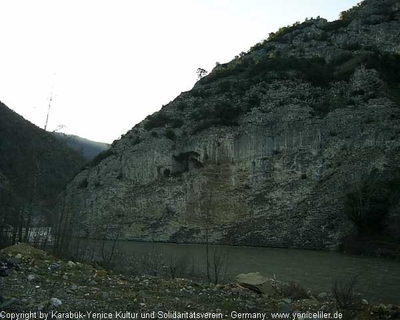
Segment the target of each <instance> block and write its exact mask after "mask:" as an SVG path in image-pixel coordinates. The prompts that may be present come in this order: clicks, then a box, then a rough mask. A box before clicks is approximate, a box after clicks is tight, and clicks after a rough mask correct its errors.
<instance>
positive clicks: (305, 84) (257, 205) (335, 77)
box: [60, 0, 400, 249]
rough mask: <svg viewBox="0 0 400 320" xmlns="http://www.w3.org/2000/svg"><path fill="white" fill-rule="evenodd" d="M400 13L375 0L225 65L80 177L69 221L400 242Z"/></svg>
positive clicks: (393, 2)
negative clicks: (335, 19) (333, 19)
mask: <svg viewBox="0 0 400 320" xmlns="http://www.w3.org/2000/svg"><path fill="white" fill-rule="evenodd" d="M399 10H400V3H399V2H398V1H397V0H379V1H378V0H365V1H364V2H362V3H360V4H359V5H358V6H356V7H354V8H351V9H350V10H348V11H346V12H342V14H341V19H340V20H337V21H333V22H328V21H327V20H325V19H322V18H316V19H309V20H306V21H304V22H303V23H296V24H294V25H293V26H288V27H284V28H281V29H280V30H279V31H277V32H276V33H271V34H270V36H269V38H268V40H265V41H264V42H262V43H258V44H256V45H255V46H254V47H252V48H251V49H250V50H249V51H248V52H246V53H241V54H240V55H238V56H236V57H235V59H233V60H232V61H230V62H229V63H225V64H218V65H217V66H216V67H215V68H214V69H213V70H212V72H211V73H210V74H208V75H207V76H205V77H203V78H202V79H201V80H199V81H198V82H197V83H196V85H195V86H194V88H193V89H192V90H190V91H188V92H183V93H181V94H180V95H179V96H178V97H177V98H176V99H175V100H173V101H172V102H170V103H168V104H167V105H166V106H164V107H163V108H162V109H161V110H160V111H159V112H157V113H155V114H153V115H150V116H148V117H147V118H146V119H145V120H144V121H143V122H141V123H139V124H138V125H136V126H135V127H134V128H132V130H130V131H129V132H127V133H126V134H125V135H124V136H123V137H122V138H121V139H120V140H118V141H115V142H114V143H113V145H112V146H111V148H110V149H109V150H107V151H106V152H105V153H102V154H101V155H100V156H98V157H97V158H96V159H94V160H93V162H92V163H91V165H89V166H87V167H86V168H85V169H84V170H83V171H82V172H80V173H79V174H78V175H77V176H76V177H75V179H74V180H73V181H71V183H70V184H69V185H68V188H67V190H66V196H65V198H64V200H63V202H62V204H60V208H62V212H63V215H64V217H68V219H67V218H65V220H66V221H72V224H71V225H70V228H71V230H72V231H74V233H75V234H77V235H78V234H79V235H80V236H84V237H94V238H110V239H113V238H118V239H134V240H142V241H153V240H154V241H172V242H212V243H224V244H232V245H239V244H240V245H257V246H274V247H296V248H307V249H334V248H338V247H339V246H340V245H342V244H343V243H345V242H346V239H347V240H349V239H350V240H349V241H348V242H353V240H352V239H356V240H357V241H361V240H363V241H364V240H365V241H375V242H374V243H375V244H376V243H377V241H386V242H387V243H391V244H393V243H394V246H396V245H397V246H398V242H399V225H400V211H399V204H398V203H399V199H400V196H399V191H398V190H399V189H400V188H399V181H400V170H399V159H400V158H399V156H400V122H399V119H400V108H399V106H400V86H399V85H400V78H399V75H400V55H399V54H400V45H399V34H400V21H399V19H400V11H399ZM74 221H76V222H77V223H76V224H73V222H74ZM373 239H375V240H373ZM355 242H356V241H355ZM396 243H397V244H396ZM364 247H365V245H364ZM378 249H379V245H378Z"/></svg>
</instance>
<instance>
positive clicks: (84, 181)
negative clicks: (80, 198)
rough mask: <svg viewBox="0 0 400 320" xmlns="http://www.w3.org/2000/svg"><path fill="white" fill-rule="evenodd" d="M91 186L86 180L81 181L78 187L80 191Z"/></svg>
mask: <svg viewBox="0 0 400 320" xmlns="http://www.w3.org/2000/svg"><path fill="white" fill-rule="evenodd" d="M88 185H89V181H88V180H87V179H86V178H85V179H84V180H82V181H81V183H79V185H78V189H86V188H87V187H88Z"/></svg>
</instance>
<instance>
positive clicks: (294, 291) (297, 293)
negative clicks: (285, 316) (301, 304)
mask: <svg viewBox="0 0 400 320" xmlns="http://www.w3.org/2000/svg"><path fill="white" fill-rule="evenodd" d="M281 293H282V295H283V296H284V297H288V298H292V299H294V300H300V299H308V298H309V295H308V293H307V290H306V289H304V288H303V287H302V286H300V285H299V284H298V283H295V282H291V283H288V284H287V285H285V286H284V287H283V288H282V292H281Z"/></svg>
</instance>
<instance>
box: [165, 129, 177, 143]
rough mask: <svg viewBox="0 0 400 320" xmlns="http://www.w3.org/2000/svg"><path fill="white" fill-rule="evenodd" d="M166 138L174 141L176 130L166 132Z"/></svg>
mask: <svg viewBox="0 0 400 320" xmlns="http://www.w3.org/2000/svg"><path fill="white" fill-rule="evenodd" d="M165 137H166V138H167V139H169V140H172V141H173V140H175V139H176V134H175V132H174V130H172V129H167V130H166V131H165Z"/></svg>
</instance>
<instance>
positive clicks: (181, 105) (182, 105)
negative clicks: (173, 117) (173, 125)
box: [176, 101, 188, 111]
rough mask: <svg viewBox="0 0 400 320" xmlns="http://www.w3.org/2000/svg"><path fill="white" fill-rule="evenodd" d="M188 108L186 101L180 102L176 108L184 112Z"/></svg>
mask: <svg viewBox="0 0 400 320" xmlns="http://www.w3.org/2000/svg"><path fill="white" fill-rule="evenodd" d="M187 107H188V104H187V103H186V102H185V101H179V102H178V103H177V104H176V108H177V109H178V110H179V111H183V110H185V109H186V108H187Z"/></svg>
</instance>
